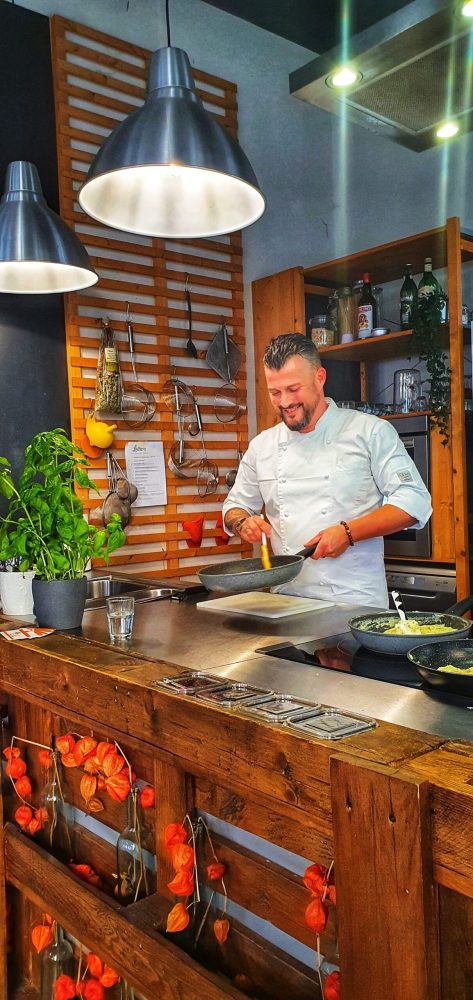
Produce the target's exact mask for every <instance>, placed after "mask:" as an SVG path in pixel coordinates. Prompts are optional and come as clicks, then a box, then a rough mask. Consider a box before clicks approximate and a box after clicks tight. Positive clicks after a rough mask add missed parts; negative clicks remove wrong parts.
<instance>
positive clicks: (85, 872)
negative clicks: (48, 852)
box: [69, 861, 102, 888]
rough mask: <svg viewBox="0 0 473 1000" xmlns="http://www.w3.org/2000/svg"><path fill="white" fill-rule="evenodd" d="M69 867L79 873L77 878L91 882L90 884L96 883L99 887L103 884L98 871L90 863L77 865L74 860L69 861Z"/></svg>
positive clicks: (76, 873)
mask: <svg viewBox="0 0 473 1000" xmlns="http://www.w3.org/2000/svg"><path fill="white" fill-rule="evenodd" d="M69 868H70V869H71V871H73V872H74V874H75V875H77V878H80V879H82V881H83V882H89V883H90V885H95V886H97V887H98V888H100V886H101V885H102V880H101V878H100V875H97V872H94V869H93V868H91V866H90V865H76V864H73V862H72V861H70V862H69Z"/></svg>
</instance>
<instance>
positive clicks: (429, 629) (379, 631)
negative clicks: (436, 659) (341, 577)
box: [348, 596, 473, 656]
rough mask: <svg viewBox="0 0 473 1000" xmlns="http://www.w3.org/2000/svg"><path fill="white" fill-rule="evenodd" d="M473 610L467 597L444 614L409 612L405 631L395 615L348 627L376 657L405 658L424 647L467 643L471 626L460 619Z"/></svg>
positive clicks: (381, 615)
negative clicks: (415, 647)
mask: <svg viewBox="0 0 473 1000" xmlns="http://www.w3.org/2000/svg"><path fill="white" fill-rule="evenodd" d="M471 607H473V597H472V596H470V597H466V598H465V600H464V601H459V602H458V604H454V605H453V607H451V608H448V610H447V611H445V612H432V611H409V612H408V614H407V626H408V628H407V629H406V628H405V627H402V626H403V623H402V622H400V620H399V617H398V615H397V614H396V613H395V612H394V611H381V612H378V613H377V612H373V614H364V615H357V616H356V618H351V619H350V621H349V622H348V625H349V627H350V629H351V631H352V633H353V635H354V637H355V639H356V640H357V641H358V642H359V643H361V645H362V646H365V648H366V649H371V650H373V652H375V653H387V654H388V655H390V656H405V655H406V653H407V652H408V650H409V649H412V648H413V647H414V646H420V645H423V644H424V643H432V642H436V643H437V642H439V643H441V642H447V641H448V640H451V639H467V638H468V635H469V631H470V628H471V622H470V621H465V619H464V618H461V615H463V614H464V613H465V611H469V610H470V608H471Z"/></svg>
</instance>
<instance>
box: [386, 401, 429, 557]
mask: <svg viewBox="0 0 473 1000" xmlns="http://www.w3.org/2000/svg"><path fill="white" fill-rule="evenodd" d="M391 423H392V424H394V427H395V428H396V430H397V432H398V434H399V437H400V438H401V441H402V443H403V445H404V447H405V449H406V451H407V454H408V455H409V458H411V459H412V461H413V462H414V465H415V466H416V468H417V471H418V472H419V473H420V475H421V477H422V479H423V481H424V483H425V485H426V486H427V489H429V487H430V483H429V480H430V467H429V418H428V417H427V416H425V415H423V416H420V415H416V414H413V415H412V417H399V418H396V417H395V418H394V419H393V420H392V421H391ZM384 554H385V556H388V557H394V558H398V557H399V556H401V558H402V557H403V556H408V557H410V558H414V559H426V558H428V557H429V556H430V555H431V538H430V522H429V521H428V522H427V524H426V525H425V527H424V528H420V529H419V530H418V531H417V530H416V529H415V528H404V529H403V531H395V532H393V534H392V535H386V537H385V539H384Z"/></svg>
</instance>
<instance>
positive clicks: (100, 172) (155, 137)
mask: <svg viewBox="0 0 473 1000" xmlns="http://www.w3.org/2000/svg"><path fill="white" fill-rule="evenodd" d="M79 201H80V204H81V206H82V208H83V209H84V211H86V212H87V213H88V214H89V215H91V216H92V217H93V218H94V219H98V220H99V221H100V222H103V223H104V224H105V225H107V226H112V227H113V228H116V229H122V230H124V231H126V232H132V233H141V234H143V235H146V236H161V237H166V236H167V237H170V238H174V239H175V238H178V237H181V238H184V237H186V238H191V237H199V236H217V235H221V234H223V233H230V232H233V231H234V230H236V229H242V228H243V227H244V226H249V225H251V223H252V222H255V221H256V219H258V218H259V217H260V215H262V214H263V212H264V207H265V202H264V198H263V195H262V194H261V191H260V189H259V186H258V181H257V180H256V177H255V174H254V172H253V169H252V167H251V165H250V163H249V160H248V159H247V157H246V156H245V154H244V152H243V150H242V149H241V148H240V146H239V145H238V143H237V142H236V141H235V140H234V139H232V138H231V137H230V135H228V133H227V132H226V131H225V129H223V128H222V126H221V125H219V124H218V122H216V121H215V120H214V119H213V118H212V117H211V115H210V114H209V113H208V112H207V111H206V110H205V108H204V106H203V104H202V102H201V101H200V99H199V97H198V96H197V94H196V92H195V84H194V80H193V77H192V71H191V67H190V63H189V59H188V57H187V55H186V53H185V52H184V51H183V50H182V49H178V48H175V47H174V46H168V47H166V48H162V49H158V50H157V52H154V53H153V56H152V59H151V67H150V79H149V92H148V97H147V100H146V102H145V104H144V105H143V107H141V108H139V110H137V111H135V112H133V114H131V115H130V116H129V117H128V118H126V119H125V120H124V121H123V122H121V123H120V124H119V125H118V126H117V128H115V129H114V131H113V132H112V133H111V135H110V136H109V137H108V139H106V141H105V143H104V145H103V146H102V148H101V149H100V150H99V152H98V153H97V156H96V157H95V159H94V161H93V163H92V165H91V167H90V169H89V172H88V175H87V179H86V181H85V183H84V185H83V187H82V189H81V191H80V194H79Z"/></svg>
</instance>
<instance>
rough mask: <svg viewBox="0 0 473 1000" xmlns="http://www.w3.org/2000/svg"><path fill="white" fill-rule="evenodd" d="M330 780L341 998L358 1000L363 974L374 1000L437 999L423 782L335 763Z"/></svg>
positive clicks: (353, 764)
mask: <svg viewBox="0 0 473 1000" xmlns="http://www.w3.org/2000/svg"><path fill="white" fill-rule="evenodd" d="M330 773H331V782H332V809H333V820H334V857H335V868H336V872H337V890H338V891H337V916H338V927H339V946H340V971H341V980H342V983H343V990H344V993H345V995H346V996H347V997H349V998H350V1000H362V998H363V1000H364V998H365V997H366V976H367V970H369V982H370V992H371V995H372V996H374V997H384V998H385V1000H399V997H403V1000H440V958H439V942H438V933H437V932H438V914H437V905H436V904H437V899H436V892H435V889H434V885H433V879H432V848H431V838H430V803H429V797H428V783H427V782H422V779H420V780H416V779H412V780H411V779H409V778H407V777H406V778H405V779H403V778H400V777H398V776H397V775H394V776H393V774H392V773H390V772H388V771H387V770H386V769H385V768H381V767H379V766H375V765H361V766H360V764H359V762H355V760H354V759H353V760H350V759H343V758H340V759H337V758H335V757H334V758H332V760H331V767H330ZM373 914H376V922H377V925H378V926H379V927H384V928H385V933H384V935H381V936H380V935H377V936H376V941H375V940H374V938H373V939H372V940H373V947H370V936H369V933H367V928H369V926H370V922H371V921H372V919H373ZM400 927H402V931H403V933H402V941H403V945H402V948H399V939H398V937H397V934H398V929H399V928H400Z"/></svg>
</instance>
